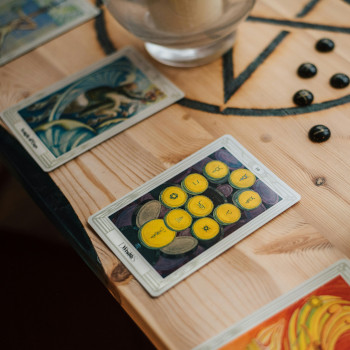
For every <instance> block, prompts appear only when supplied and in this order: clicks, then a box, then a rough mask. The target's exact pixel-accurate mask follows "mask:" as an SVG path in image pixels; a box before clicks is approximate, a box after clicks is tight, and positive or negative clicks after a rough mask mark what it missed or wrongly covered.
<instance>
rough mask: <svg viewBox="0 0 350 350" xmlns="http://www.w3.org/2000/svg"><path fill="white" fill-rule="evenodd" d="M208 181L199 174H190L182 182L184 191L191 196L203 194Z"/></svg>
mask: <svg viewBox="0 0 350 350" xmlns="http://www.w3.org/2000/svg"><path fill="white" fill-rule="evenodd" d="M208 185H209V184H208V180H207V179H206V178H205V177H204V176H203V175H201V174H197V173H195V174H190V175H188V176H186V178H185V179H184V180H183V182H182V187H183V189H184V190H185V191H187V192H189V193H191V194H200V193H203V192H204V191H205V190H206V189H207V188H208Z"/></svg>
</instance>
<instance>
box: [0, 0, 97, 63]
mask: <svg viewBox="0 0 350 350" xmlns="http://www.w3.org/2000/svg"><path fill="white" fill-rule="evenodd" d="M98 13H99V10H98V9H97V8H96V7H95V6H93V5H92V4H90V3H89V2H88V1H85V0H1V3H0V65H3V64H5V63H7V62H9V61H11V60H12V59H14V58H16V57H18V56H20V55H22V54H24V53H26V52H28V51H30V50H32V49H35V48H36V47H37V46H39V45H41V44H43V43H44V42H46V41H48V40H51V39H53V38H54V37H56V36H58V35H60V34H62V33H64V32H66V31H68V30H69V29H72V28H73V27H75V26H77V25H79V24H81V23H83V22H85V21H87V20H89V19H91V18H93V17H94V16H96V15H97V14H98Z"/></svg>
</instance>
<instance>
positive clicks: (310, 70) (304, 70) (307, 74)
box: [298, 63, 317, 79]
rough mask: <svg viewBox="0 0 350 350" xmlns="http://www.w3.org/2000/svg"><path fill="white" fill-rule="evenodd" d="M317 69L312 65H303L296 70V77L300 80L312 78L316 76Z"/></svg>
mask: <svg viewBox="0 0 350 350" xmlns="http://www.w3.org/2000/svg"><path fill="white" fill-rule="evenodd" d="M316 73H317V68H316V66H315V65H314V64H312V63H303V64H301V65H300V66H299V68H298V75H299V77H301V78H305V79H306V78H312V77H314V76H315V75H316Z"/></svg>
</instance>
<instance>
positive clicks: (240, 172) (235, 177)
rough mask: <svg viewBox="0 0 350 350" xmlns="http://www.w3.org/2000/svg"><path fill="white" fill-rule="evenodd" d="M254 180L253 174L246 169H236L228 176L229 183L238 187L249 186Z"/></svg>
mask: <svg viewBox="0 0 350 350" xmlns="http://www.w3.org/2000/svg"><path fill="white" fill-rule="evenodd" d="M255 181H256V177H255V175H254V174H253V173H252V172H251V171H249V170H248V169H237V170H235V171H233V172H232V173H231V175H230V177H229V183H230V185H231V186H232V187H234V188H238V189H242V188H248V187H251V186H253V185H254V183H255Z"/></svg>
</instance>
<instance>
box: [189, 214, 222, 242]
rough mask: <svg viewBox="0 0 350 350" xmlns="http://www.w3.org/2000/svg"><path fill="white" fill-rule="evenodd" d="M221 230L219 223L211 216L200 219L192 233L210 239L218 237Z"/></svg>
mask: <svg viewBox="0 0 350 350" xmlns="http://www.w3.org/2000/svg"><path fill="white" fill-rule="evenodd" d="M219 232H220V226H219V224H218V223H217V222H216V221H215V220H213V219H211V218H202V219H198V220H197V221H196V222H195V223H194V224H193V226H192V233H193V235H194V236H195V237H196V238H198V239H199V240H204V241H206V240H210V239H212V238H214V237H216V236H217V235H218V233H219Z"/></svg>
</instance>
